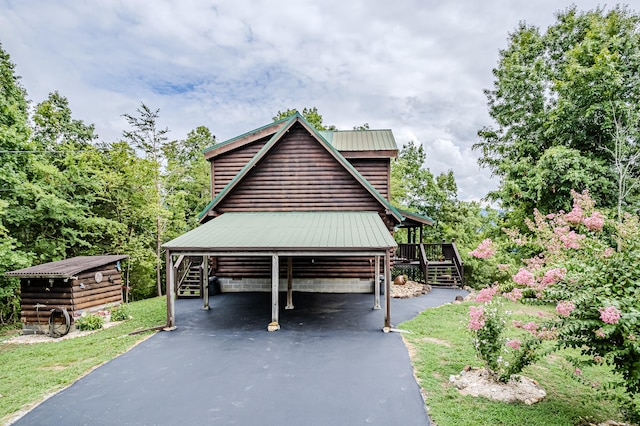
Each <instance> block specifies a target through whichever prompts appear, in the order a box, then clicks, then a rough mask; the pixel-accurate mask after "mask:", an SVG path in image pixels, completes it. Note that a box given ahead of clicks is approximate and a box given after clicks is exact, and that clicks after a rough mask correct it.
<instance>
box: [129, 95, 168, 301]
mask: <svg viewBox="0 0 640 426" xmlns="http://www.w3.org/2000/svg"><path fill="white" fill-rule="evenodd" d="M159 112H160V110H159V109H156V110H155V111H152V110H151V109H149V107H147V106H146V105H145V104H144V103H142V104H141V106H140V108H138V109H137V116H134V115H131V114H124V117H125V118H126V120H127V122H128V123H129V126H131V130H127V131H124V132H123V136H124V137H125V139H127V140H129V141H131V143H132V144H133V146H134V147H135V148H137V149H140V150H142V151H143V152H144V153H145V155H146V157H147V159H149V160H150V161H151V162H152V163H153V165H154V167H153V178H154V185H155V194H154V198H155V204H156V212H155V215H154V216H155V219H156V232H155V236H156V239H155V240H156V257H157V259H156V286H157V290H158V296H161V295H162V256H161V252H162V231H163V225H164V217H163V216H164V215H163V206H162V194H161V189H162V183H161V180H160V178H161V170H162V165H163V160H164V156H163V153H164V149H163V148H164V145H165V144H166V141H167V136H166V135H167V133H168V132H169V129H168V128H164V129H161V128H159V127H158V118H159V115H158V113H159Z"/></svg>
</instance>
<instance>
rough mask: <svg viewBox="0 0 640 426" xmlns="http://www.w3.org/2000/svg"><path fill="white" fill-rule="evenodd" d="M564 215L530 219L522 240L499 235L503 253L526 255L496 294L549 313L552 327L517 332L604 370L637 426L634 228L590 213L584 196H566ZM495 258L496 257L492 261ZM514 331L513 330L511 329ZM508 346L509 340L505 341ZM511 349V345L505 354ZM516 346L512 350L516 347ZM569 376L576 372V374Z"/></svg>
mask: <svg viewBox="0 0 640 426" xmlns="http://www.w3.org/2000/svg"><path fill="white" fill-rule="evenodd" d="M572 195H573V209H572V210H571V211H570V212H569V213H564V212H557V213H551V214H544V215H543V214H542V213H540V212H538V211H537V210H536V211H534V212H533V217H532V219H528V220H527V221H526V225H527V228H528V233H526V234H522V233H520V232H519V231H517V230H510V229H506V230H505V233H506V235H507V236H508V238H509V240H510V243H511V248H510V249H511V251H516V252H522V253H530V254H533V255H532V256H530V257H528V258H526V259H523V266H521V267H520V269H519V270H518V271H517V273H516V274H515V275H512V276H511V282H510V283H508V284H509V286H508V288H507V289H506V290H505V292H504V293H503V295H504V297H507V298H508V299H510V300H514V301H516V300H525V299H531V298H536V299H538V301H539V302H544V303H550V304H553V305H555V308H556V313H557V317H556V318H555V319H554V320H553V323H552V324H546V325H544V326H541V325H540V326H539V325H537V324H535V323H530V324H527V325H526V326H525V325H523V324H522V323H519V324H517V326H518V327H519V328H522V329H525V327H526V329H527V331H529V332H530V333H531V334H532V335H535V336H537V337H538V338H554V339H556V340H557V346H558V347H559V348H560V347H565V348H575V349H577V350H579V351H580V352H581V353H582V354H583V355H584V356H586V357H588V358H590V359H591V360H592V362H593V363H605V364H608V365H609V366H610V367H611V368H612V370H613V371H614V373H616V374H618V375H619V377H620V379H621V380H620V381H618V382H615V383H612V385H613V386H616V383H617V384H618V386H620V383H622V385H621V386H622V388H623V390H624V391H625V394H626V395H627V400H626V401H625V403H624V409H625V410H627V411H626V413H627V415H628V416H629V419H631V420H633V421H636V422H637V421H638V420H640V368H639V367H638V366H639V365H640V341H639V339H638V337H639V336H640V268H639V267H638V264H639V263H640V224H639V219H638V217H637V216H632V215H626V216H625V217H624V218H623V219H621V220H619V221H614V220H611V219H608V218H607V217H606V215H605V214H603V213H602V212H600V211H598V210H596V208H595V203H594V202H593V200H592V199H591V198H590V196H589V194H588V193H587V192H583V193H577V192H572ZM498 255H499V253H498ZM514 325H516V324H514ZM510 342H512V340H510ZM514 346H516V344H515V343H513V342H512V343H511V344H510V345H509V347H510V348H511V349H512V350H515V349H513V347H514ZM523 346H524V343H523V344H522V345H521V346H520V348H521V349H519V350H522V347H523ZM576 371H579V369H578V370H576Z"/></svg>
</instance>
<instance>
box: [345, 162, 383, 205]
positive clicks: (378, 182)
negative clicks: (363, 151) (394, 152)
mask: <svg viewBox="0 0 640 426" xmlns="http://www.w3.org/2000/svg"><path fill="white" fill-rule="evenodd" d="M349 162H350V163H351V164H352V165H353V167H355V169H356V170H357V171H358V172H359V173H360V174H361V175H362V176H363V177H364V178H365V179H366V180H368V181H369V183H370V184H371V186H373V187H374V188H375V189H376V190H377V191H378V192H379V193H380V194H381V195H382V196H383V197H384V198H386V199H387V200H389V176H390V173H391V171H390V170H391V161H390V160H389V159H388V158H376V159H358V158H353V159H349Z"/></svg>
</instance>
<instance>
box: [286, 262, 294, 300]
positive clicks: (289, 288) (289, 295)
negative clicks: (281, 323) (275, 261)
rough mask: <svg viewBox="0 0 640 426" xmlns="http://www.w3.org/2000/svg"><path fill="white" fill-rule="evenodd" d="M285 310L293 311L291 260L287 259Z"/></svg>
mask: <svg viewBox="0 0 640 426" xmlns="http://www.w3.org/2000/svg"><path fill="white" fill-rule="evenodd" d="M285 309H293V258H292V257H291V256H289V257H288V258H287V306H285Z"/></svg>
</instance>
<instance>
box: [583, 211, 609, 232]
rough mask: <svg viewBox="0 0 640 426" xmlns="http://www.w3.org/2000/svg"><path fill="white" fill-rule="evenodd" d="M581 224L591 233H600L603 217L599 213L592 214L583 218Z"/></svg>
mask: <svg viewBox="0 0 640 426" xmlns="http://www.w3.org/2000/svg"><path fill="white" fill-rule="evenodd" d="M582 223H584V225H585V226H586V227H587V228H589V230H591V231H602V228H603V227H604V216H603V215H602V213H600V212H593V213H592V214H591V216H589V217H585V218H584V219H583V220H582Z"/></svg>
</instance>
